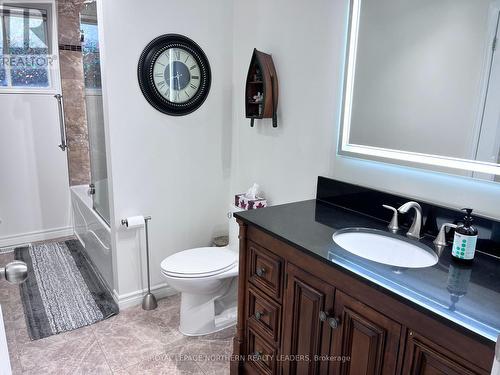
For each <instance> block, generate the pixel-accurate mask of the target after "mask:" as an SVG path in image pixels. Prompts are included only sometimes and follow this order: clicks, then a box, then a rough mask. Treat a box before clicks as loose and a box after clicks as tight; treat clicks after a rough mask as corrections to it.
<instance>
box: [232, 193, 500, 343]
mask: <svg viewBox="0 0 500 375" xmlns="http://www.w3.org/2000/svg"><path fill="white" fill-rule="evenodd" d="M235 216H236V217H237V218H240V219H242V220H243V221H245V222H248V223H250V224H252V225H255V226H256V227H258V228H260V229H262V230H264V231H266V232H268V233H270V234H272V235H274V236H276V237H278V238H280V239H281V240H283V241H285V242H287V243H289V244H290V245H292V246H294V247H296V248H298V249H299V250H301V251H303V252H305V253H307V254H309V255H311V256H314V257H316V258H318V259H320V260H322V261H323V262H326V263H329V264H332V265H333V266H335V267H337V268H340V269H342V270H344V271H346V272H349V273H351V274H354V275H355V276H356V277H358V278H360V279H363V280H365V281H366V282H368V283H371V284H372V285H373V284H375V286H378V287H380V288H379V289H382V290H384V291H386V292H387V293H389V294H392V295H396V296H398V298H399V299H403V300H405V301H406V302H408V303H409V304H414V305H416V307H418V308H420V309H424V310H426V311H428V312H430V313H431V314H434V315H437V316H438V317H440V318H445V319H447V320H449V321H452V322H454V323H456V324H457V325H459V326H461V327H464V328H465V329H467V330H469V331H471V332H473V333H475V334H477V335H480V336H482V337H484V338H486V339H488V340H491V341H494V342H496V340H497V337H498V335H499V334H500V259H498V258H495V257H493V256H491V255H487V254H483V253H480V252H477V253H476V256H475V258H474V263H473V265H472V266H470V267H464V266H461V265H458V264H456V263H455V262H453V261H452V260H451V250H450V248H449V246H448V247H447V248H446V249H445V250H444V251H443V254H442V255H441V257H440V259H439V262H438V263H437V264H436V265H435V266H433V267H427V268H419V269H396V268H395V267H392V266H387V265H384V264H381V263H376V262H372V261H369V260H366V259H364V258H361V257H358V256H356V255H354V254H351V253H349V252H347V251H345V250H344V249H342V248H340V247H339V246H337V245H336V244H335V243H334V242H333V240H332V235H333V233H335V232H336V231H337V230H339V229H343V228H350V227H365V228H375V229H381V230H386V231H387V223H386V222H384V221H382V220H378V219H375V218H373V217H371V216H367V215H363V214H361V213H358V212H355V211H352V210H349V209H346V208H341V207H337V206H334V205H330V204H327V203H324V202H322V201H320V200H308V201H303V202H297V203H290V204H285V205H280V206H272V207H268V208H263V209H258V210H251V211H244V212H238V213H235ZM404 233H405V230H401V233H400V234H401V236H404ZM433 239H434V238H433V237H430V236H429V237H424V238H423V239H421V240H420V241H421V242H423V243H424V244H426V245H427V246H429V247H432V240H433Z"/></svg>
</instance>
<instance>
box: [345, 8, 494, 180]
mask: <svg viewBox="0 0 500 375" xmlns="http://www.w3.org/2000/svg"><path fill="white" fill-rule="evenodd" d="M349 16H350V22H349V33H348V46H347V51H346V65H345V73H344V98H343V110H342V119H341V122H342V126H341V133H340V140H339V153H340V154H343V155H349V156H355V157H361V158H365V159H371V160H380V161H385V162H390V163H397V164H402V165H407V166H417V167H425V168H430V169H432V170H437V171H442V172H451V173H454V174H459V175H462V176H470V177H475V178H483V179H488V180H491V181H496V182H500V56H499V50H500V45H498V47H497V42H496V41H497V38H498V35H499V17H500V0H351V2H350V12H349Z"/></svg>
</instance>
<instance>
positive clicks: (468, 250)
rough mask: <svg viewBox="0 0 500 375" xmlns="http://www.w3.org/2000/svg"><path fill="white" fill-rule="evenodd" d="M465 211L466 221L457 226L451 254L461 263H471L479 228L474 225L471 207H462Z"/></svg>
mask: <svg viewBox="0 0 500 375" xmlns="http://www.w3.org/2000/svg"><path fill="white" fill-rule="evenodd" d="M462 211H465V212H466V214H465V217H464V222H463V223H460V224H458V225H457V227H456V228H455V237H454V239H453V248H452V250H451V255H452V257H453V260H455V261H457V262H460V263H471V262H472V260H473V259H474V253H475V252H476V242H477V229H476V228H475V227H473V226H472V222H473V220H474V219H473V218H472V216H471V213H472V209H471V208H462Z"/></svg>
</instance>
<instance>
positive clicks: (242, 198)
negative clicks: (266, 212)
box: [234, 184, 267, 210]
mask: <svg viewBox="0 0 500 375" xmlns="http://www.w3.org/2000/svg"><path fill="white" fill-rule="evenodd" d="M234 205H235V206H236V207H239V208H242V209H244V210H255V209H257V208H264V207H267V200H266V199H265V198H264V197H262V192H261V191H259V185H258V184H253V185H252V187H251V188H250V189H248V191H247V192H246V193H243V194H236V195H235V196H234Z"/></svg>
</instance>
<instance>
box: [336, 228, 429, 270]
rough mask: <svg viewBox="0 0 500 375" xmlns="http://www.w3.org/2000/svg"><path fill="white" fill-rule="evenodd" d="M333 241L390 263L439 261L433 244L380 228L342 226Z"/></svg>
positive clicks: (406, 265) (404, 264) (404, 265)
mask: <svg viewBox="0 0 500 375" xmlns="http://www.w3.org/2000/svg"><path fill="white" fill-rule="evenodd" d="M333 241H334V242H335V243H336V244H337V245H339V246H340V247H341V248H343V249H344V250H347V251H349V252H350V253H353V254H355V255H357V256H360V257H362V258H365V259H368V260H372V261H374V262H378V263H383V264H387V265H390V266H395V267H402V268H423V267H431V266H433V265H435V264H436V263H437V262H438V256H437V255H436V253H435V252H434V251H433V250H432V249H431V248H430V247H427V246H425V245H423V244H421V243H420V242H418V241H415V240H410V239H406V238H401V237H399V238H398V237H396V236H392V235H390V234H389V233H386V232H383V231H380V230H376V229H368V228H348V229H341V230H339V231H337V232H335V233H334V234H333Z"/></svg>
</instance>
